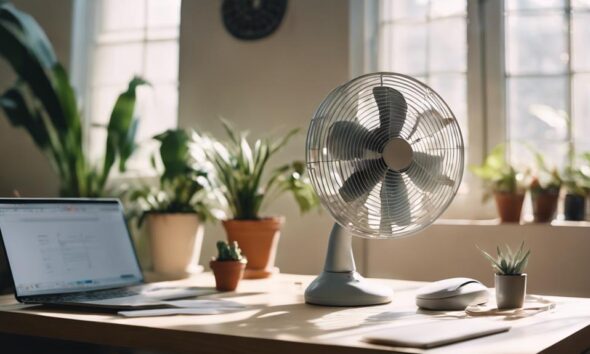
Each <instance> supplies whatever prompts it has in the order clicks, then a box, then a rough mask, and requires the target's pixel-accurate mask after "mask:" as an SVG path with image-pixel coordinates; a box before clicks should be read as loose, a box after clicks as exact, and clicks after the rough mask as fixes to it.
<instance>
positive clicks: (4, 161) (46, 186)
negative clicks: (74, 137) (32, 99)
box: [0, 0, 73, 197]
mask: <svg viewBox="0 0 590 354" xmlns="http://www.w3.org/2000/svg"><path fill="white" fill-rule="evenodd" d="M12 3H13V4H14V5H15V6H16V7H17V8H19V9H21V10H23V11H25V12H27V13H29V14H31V15H32V16H33V17H34V18H35V19H36V20H37V21H38V22H39V24H40V25H41V27H43V29H44V30H45V32H46V33H47V36H48V37H49V40H50V41H51V43H52V44H53V46H54V49H55V52H56V53H57V56H58V58H59V59H60V61H61V62H62V63H63V64H64V66H65V67H68V65H69V61H70V60H69V59H70V36H71V29H72V27H71V21H70V19H71V16H72V10H73V0H52V1H51V5H49V4H48V2H45V1H36V0H14V1H12ZM58 19H59V20H58ZM14 79H15V75H14V74H13V72H12V69H11V68H10V66H9V65H8V63H6V62H5V61H4V60H3V59H0V92H4V91H5V90H6V89H8V88H9V87H11V86H12V84H13V83H14ZM57 183H58V179H57V177H56V176H55V174H54V173H53V171H52V170H51V166H50V165H49V162H48V161H47V159H46V158H45V156H43V154H42V153H41V152H40V151H39V149H37V147H36V146H35V144H34V143H33V141H32V140H31V138H30V137H29V135H28V133H26V131H25V130H24V129H20V128H18V129H17V128H14V127H13V126H12V125H11V124H10V123H9V122H8V120H7V119H6V117H5V116H4V112H3V111H1V110H0V196H3V197H6V196H12V192H13V190H15V189H16V190H18V191H19V192H20V194H21V195H22V196H28V197H42V196H54V195H56V194H57V190H58V185H57Z"/></svg>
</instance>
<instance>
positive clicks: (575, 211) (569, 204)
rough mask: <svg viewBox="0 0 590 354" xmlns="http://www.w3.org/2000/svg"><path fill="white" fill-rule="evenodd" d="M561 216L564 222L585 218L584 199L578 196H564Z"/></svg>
mask: <svg viewBox="0 0 590 354" xmlns="http://www.w3.org/2000/svg"><path fill="white" fill-rule="evenodd" d="M563 216H564V218H565V220H573V221H581V220H584V218H585V217H586V197H585V196H583V195H578V194H569V193H568V194H566V196H565V201H564V206H563Z"/></svg>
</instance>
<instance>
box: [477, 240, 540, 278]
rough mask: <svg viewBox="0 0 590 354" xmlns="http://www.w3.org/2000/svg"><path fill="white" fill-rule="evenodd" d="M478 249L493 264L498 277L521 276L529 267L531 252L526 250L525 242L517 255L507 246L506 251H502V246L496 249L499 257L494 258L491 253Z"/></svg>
mask: <svg viewBox="0 0 590 354" xmlns="http://www.w3.org/2000/svg"><path fill="white" fill-rule="evenodd" d="M478 249H479V250H480V251H481V253H483V255H484V256H485V257H486V258H487V259H488V260H489V261H490V262H492V267H493V268H494V270H495V271H496V274H498V275H520V274H522V273H523V272H524V269H525V268H526V266H527V263H528V260H529V256H530V254H531V250H527V251H526V252H525V250H524V241H523V242H522V243H521V244H520V248H519V249H518V251H517V252H516V253H513V252H512V250H511V249H510V246H508V245H505V246H504V251H502V250H501V249H500V246H497V247H496V252H497V253H498V255H497V257H492V256H491V255H490V254H489V253H487V252H486V251H484V250H482V249H481V248H479V247H478Z"/></svg>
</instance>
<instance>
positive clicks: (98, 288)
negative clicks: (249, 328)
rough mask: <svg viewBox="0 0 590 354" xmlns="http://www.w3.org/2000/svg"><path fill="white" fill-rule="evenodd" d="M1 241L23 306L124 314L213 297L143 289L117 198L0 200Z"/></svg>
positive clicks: (161, 287)
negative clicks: (63, 307) (43, 306)
mask: <svg viewBox="0 0 590 354" xmlns="http://www.w3.org/2000/svg"><path fill="white" fill-rule="evenodd" d="M0 239H1V240H2V243H3V245H4V250H5V253H6V257H7V260H8V265H9V268H10V273H11V274H12V281H13V285H14V289H15V296H16V299H17V300H18V301H19V302H22V303H27V304H48V305H72V306H88V307H98V308H107V309H113V310H129V309H140V308H142V309H143V308H158V307H167V302H166V300H172V299H180V298H187V297H194V296H199V295H205V294H211V293H214V292H215V291H214V290H213V289H212V288H196V287H174V286H171V285H166V283H152V284H146V283H145V282H144V277H143V274H142V272H141V268H140V266H139V262H138V260H137V256H136V254H135V249H134V247H133V242H132V240H131V235H130V233H129V230H128V229H127V224H126V222H125V218H124V214H123V207H122V206H121V203H120V202H119V201H118V200H117V199H28V198H0Z"/></svg>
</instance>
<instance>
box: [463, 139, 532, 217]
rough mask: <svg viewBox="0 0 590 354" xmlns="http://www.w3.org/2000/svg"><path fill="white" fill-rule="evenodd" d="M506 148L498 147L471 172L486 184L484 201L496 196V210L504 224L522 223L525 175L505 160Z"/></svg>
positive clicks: (502, 145)
mask: <svg viewBox="0 0 590 354" xmlns="http://www.w3.org/2000/svg"><path fill="white" fill-rule="evenodd" d="M505 154H506V146H505V145H504V144H500V145H497V146H496V147H494V148H493V149H492V151H491V152H490V154H489V155H488V156H487V157H486V159H485V161H484V163H483V164H482V165H480V166H470V167H469V168H470V170H471V172H473V173H474V174H475V175H476V176H478V177H479V178H481V179H482V180H483V182H484V186H485V188H486V192H485V194H484V198H483V201H484V202H485V201H487V200H488V199H490V197H491V196H494V199H495V201H496V208H497V210H498V214H499V215H500V220H501V221H502V222H520V216H521V212H522V204H523V201H524V195H525V188H524V187H523V185H522V183H523V182H522V180H523V178H524V174H523V173H521V172H517V171H516V169H515V168H514V167H513V166H512V165H510V164H508V163H507V162H506V159H505Z"/></svg>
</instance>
